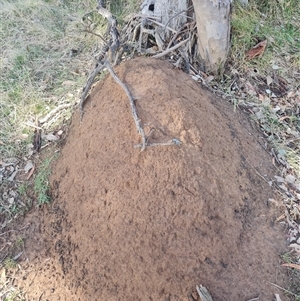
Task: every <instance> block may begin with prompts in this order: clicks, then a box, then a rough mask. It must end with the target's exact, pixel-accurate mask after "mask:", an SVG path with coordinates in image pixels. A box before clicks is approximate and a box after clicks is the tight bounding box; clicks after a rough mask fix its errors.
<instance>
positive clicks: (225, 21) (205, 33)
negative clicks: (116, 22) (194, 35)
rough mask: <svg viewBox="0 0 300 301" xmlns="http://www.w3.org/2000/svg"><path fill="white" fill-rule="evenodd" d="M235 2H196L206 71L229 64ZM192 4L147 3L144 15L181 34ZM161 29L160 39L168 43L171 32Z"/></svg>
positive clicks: (178, 0) (183, 0) (175, 0)
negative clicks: (232, 13) (231, 8)
mask: <svg viewBox="0 0 300 301" xmlns="http://www.w3.org/2000/svg"><path fill="white" fill-rule="evenodd" d="M240 1H241V2H244V1H247V0H240ZM231 2H232V0H193V5H194V11H195V15H196V22H197V30H198V52H199V55H200V57H201V59H202V60H203V62H204V65H205V66H204V67H205V70H206V71H213V72H214V71H217V70H218V68H219V67H220V66H222V64H223V63H224V62H225V61H226V58H227V55H228V51H229V48H230V3H231ZM191 3H192V2H191V0H144V2H143V4H142V6H141V12H142V13H143V14H146V15H151V16H155V17H158V18H159V20H158V21H159V22H161V23H162V24H165V25H167V26H168V27H171V28H172V29H174V30H176V31H177V30H179V29H180V28H181V27H182V25H184V24H185V23H186V22H187V16H188V13H187V10H188V7H189V6H191ZM158 30H159V32H157V34H158V35H159V37H160V38H161V39H162V41H166V40H167V39H168V38H169V34H170V31H168V30H167V31H165V30H164V29H163V28H159V29H158ZM156 38H157V37H156Z"/></svg>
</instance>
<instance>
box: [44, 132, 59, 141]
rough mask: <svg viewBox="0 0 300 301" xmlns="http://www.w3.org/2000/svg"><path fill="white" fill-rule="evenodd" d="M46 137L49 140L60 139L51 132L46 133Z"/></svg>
mask: <svg viewBox="0 0 300 301" xmlns="http://www.w3.org/2000/svg"><path fill="white" fill-rule="evenodd" d="M45 139H47V140H48V141H56V140H58V138H57V137H56V136H55V135H54V134H53V133H49V134H47V135H45Z"/></svg>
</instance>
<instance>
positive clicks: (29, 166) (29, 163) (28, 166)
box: [24, 160, 33, 173]
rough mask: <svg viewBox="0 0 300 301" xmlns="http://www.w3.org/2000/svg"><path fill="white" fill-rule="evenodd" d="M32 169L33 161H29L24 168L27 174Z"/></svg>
mask: <svg viewBox="0 0 300 301" xmlns="http://www.w3.org/2000/svg"><path fill="white" fill-rule="evenodd" d="M32 167H33V163H32V161H30V160H29V161H28V162H27V163H26V165H25V167H24V171H25V173H28V171H29V170H30V169H31V168H32Z"/></svg>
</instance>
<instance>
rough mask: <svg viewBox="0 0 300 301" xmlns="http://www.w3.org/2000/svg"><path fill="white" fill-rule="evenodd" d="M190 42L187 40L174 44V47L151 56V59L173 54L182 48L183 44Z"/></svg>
mask: <svg viewBox="0 0 300 301" xmlns="http://www.w3.org/2000/svg"><path fill="white" fill-rule="evenodd" d="M189 40H190V38H187V39H186V40H183V41H181V42H180V43H178V44H176V45H175V46H173V47H171V48H168V49H166V50H165V51H163V52H162V53H158V54H156V55H153V56H152V57H153V58H154V59H158V58H161V57H164V56H165V55H167V54H169V53H170V52H173V51H174V50H176V49H177V48H179V47H180V46H182V45H183V44H185V43H187V42H188V41H189Z"/></svg>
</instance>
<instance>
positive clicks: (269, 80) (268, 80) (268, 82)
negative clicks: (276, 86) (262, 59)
mask: <svg viewBox="0 0 300 301" xmlns="http://www.w3.org/2000/svg"><path fill="white" fill-rule="evenodd" d="M272 83H273V79H272V77H271V76H270V75H268V76H267V85H268V86H270V85H271V84H272Z"/></svg>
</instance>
